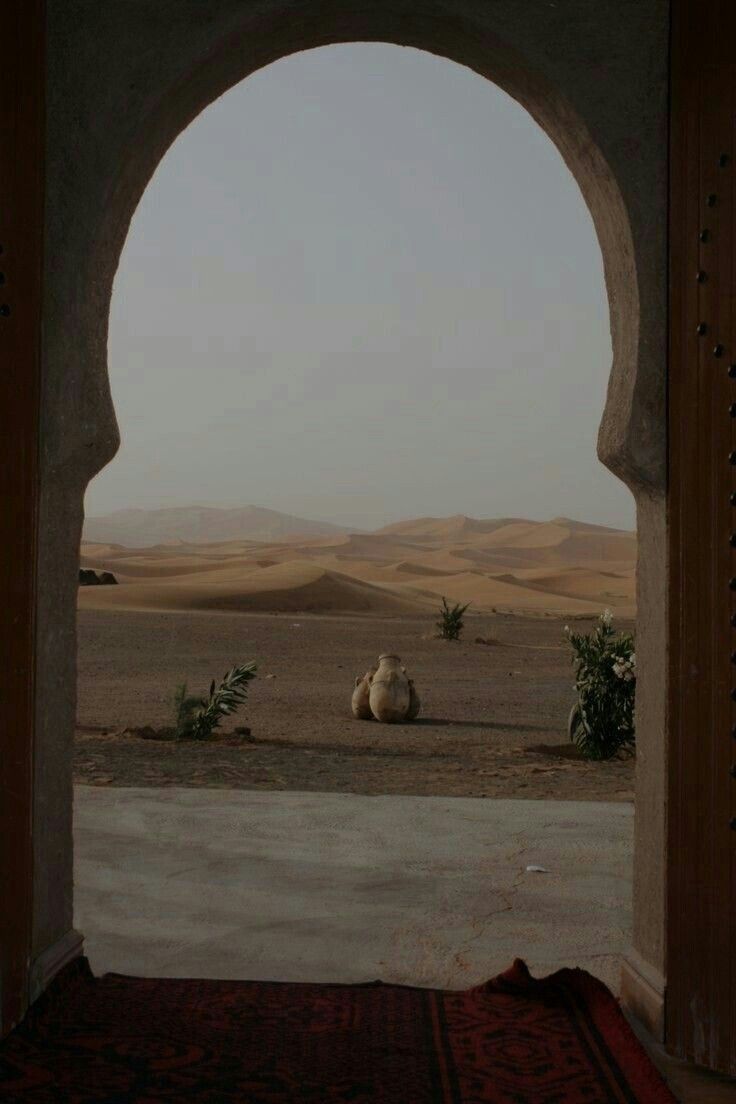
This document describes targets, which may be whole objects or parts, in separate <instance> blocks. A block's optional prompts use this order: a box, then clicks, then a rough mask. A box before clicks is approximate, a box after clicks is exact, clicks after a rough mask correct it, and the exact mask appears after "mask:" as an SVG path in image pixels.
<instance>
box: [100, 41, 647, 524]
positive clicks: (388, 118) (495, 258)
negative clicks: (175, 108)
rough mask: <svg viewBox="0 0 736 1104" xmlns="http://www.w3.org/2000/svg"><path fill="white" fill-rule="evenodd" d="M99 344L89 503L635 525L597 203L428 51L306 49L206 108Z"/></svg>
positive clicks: (497, 102)
mask: <svg viewBox="0 0 736 1104" xmlns="http://www.w3.org/2000/svg"><path fill="white" fill-rule="evenodd" d="M109 352H110V373H111V380H112V391H113V397H114V400H115V405H116V409H117V413H118V418H119V422H120V427H121V432H122V438H123V443H122V446H121V449H120V452H119V453H118V456H117V457H116V459H115V460H114V461H113V462H112V464H110V466H109V467H108V468H107V469H106V470H105V471H104V472H102V473H101V474H100V475H99V476H98V477H97V479H96V480H95V481H94V482H93V483H92V484H91V486H90V489H89V491H88V496H87V512H88V513H89V514H99V513H106V512H108V511H110V510H113V509H118V508H120V507H125V506H149V507H150V506H169V505H187V504H191V503H211V504H215V505H222V506H236V505H245V504H251V503H252V504H256V505H261V506H269V507H271V508H273V509H277V510H284V511H287V512H289V513H295V514H300V515H302V516H306V517H314V518H320V519H324V520H328V521H338V522H342V523H345V524H349V525H356V526H361V527H364V528H371V527H374V526H378V525H382V524H384V523H386V522H389V521H394V520H398V519H400V518H405V517H410V516H418V515H425V514H435V515H442V514H450V513H465V514H471V515H475V516H482V517H493V516H497V515H509V514H512V515H519V516H526V517H533V518H539V519H544V518H549V517H552V516H555V515H557V514H565V515H568V516H573V517H579V518H583V519H585V520H589V521H595V522H600V523H603V524H613V525H622V526H627V527H629V526H633V520H634V511H633V501H632V499H631V496H630V494H629V492H628V491H627V490H626V488H625V487H624V486H623V485H622V484H621V483H619V482H618V481H617V480H616V479H615V478H614V477H613V476H612V475H610V474H609V473H608V472H607V471H606V470H605V468H603V467H602V465H601V464H600V463H599V461H598V460H597V458H596V455H595V438H596V433H597V429H598V423H599V420H600V415H601V412H602V409H603V402H604V397H605V388H606V381H607V378H608V372H609V368H610V362H611V343H610V334H609V323H608V308H607V303H606V298H605V290H604V284H603V273H602V262H601V255H600V250H599V248H598V244H597V241H596V237H595V233H594V230H593V225H592V221H591V218H590V215H589V213H588V211H587V208H586V207H585V205H584V203H583V200H582V197H581V195H580V193H579V191H578V188H577V185H576V183H575V181H574V179H573V177H572V176H571V175H570V173H569V171H568V169H567V168H566V167H565V165H564V163H563V161H562V159H561V157H560V155H559V153H558V152H557V150H556V149H555V147H554V146H553V145H552V143H551V142H550V141H549V139H548V138H547V137H546V135H545V134H544V133H543V132H542V131H541V130H540V129H539V128H538V127H537V125H536V124H535V123H534V122H533V121H532V119H531V118H530V117H529V116H528V115H527V114H526V112H525V111H524V110H523V109H522V108H521V107H519V106H518V105H517V104H516V103H514V102H513V101H512V100H511V99H509V98H508V97H507V96H506V95H505V94H504V93H503V92H501V91H500V90H499V89H498V88H496V87H495V86H494V85H492V84H490V83H489V82H487V81H485V80H484V79H482V78H481V77H479V76H476V74H474V73H472V72H470V71H469V70H466V69H463V68H461V67H460V66H458V65H455V64H454V63H452V62H449V61H445V60H442V59H438V58H435V57H432V56H430V55H429V54H423V53H420V52H418V51H415V50H408V49H402V48H400V47H396V46H382V45H369V44H359V45H350V46H332V47H326V48H324V49H320V50H314V51H310V52H308V53H303V54H298V55H295V56H293V57H291V58H286V59H284V60H282V61H279V62H277V63H276V64H274V65H271V66H269V67H268V68H267V69H264V70H261V71H260V72H258V73H256V74H254V75H253V76H251V77H249V78H248V79H247V80H246V81H244V82H243V83H242V84H240V85H239V86H238V87H237V88H235V89H233V90H232V91H231V92H229V93H227V94H226V95H225V96H224V97H223V98H222V99H220V100H219V101H218V102H216V103H215V104H213V105H212V106H211V107H210V108H209V109H208V110H206V111H205V112H204V113H203V114H202V115H200V116H199V118H198V119H197V120H195V122H194V123H193V124H192V125H191V126H190V127H189V129H188V130H187V131H185V132H184V133H183V134H182V135H181V136H180V137H179V139H178V140H177V142H176V143H175V144H174V146H173V147H172V149H171V150H170V151H169V153H168V154H167V156H166V157H165V158H164V160H163V161H162V163H161V165H160V166H159V168H158V171H157V172H156V174H155V176H154V178H153V180H152V181H151V184H150V185H149V187H148V189H147V191H146V193H145V195H144V197H143V200H142V202H141V204H140V206H139V208H138V211H137V212H136V215H135V217H134V220H133V224H132V226H131V230H130V235H129V237H128V240H127V244H126V247H125V250H124V252H123V256H122V260H121V264H120V269H119V272H118V276H117V280H116V284H115V293H114V296H113V304H112V314H111V320H110V344H109Z"/></svg>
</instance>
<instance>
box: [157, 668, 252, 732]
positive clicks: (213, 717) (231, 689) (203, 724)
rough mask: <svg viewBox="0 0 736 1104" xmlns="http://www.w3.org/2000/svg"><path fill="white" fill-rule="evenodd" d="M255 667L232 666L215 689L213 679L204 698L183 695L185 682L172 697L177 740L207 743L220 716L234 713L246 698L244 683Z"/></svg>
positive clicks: (245, 684) (184, 693) (245, 685)
mask: <svg viewBox="0 0 736 1104" xmlns="http://www.w3.org/2000/svg"><path fill="white" fill-rule="evenodd" d="M256 670H257V667H256V664H255V663H243V664H241V666H239V667H232V668H231V669H230V670H229V671H226V672H225V674H224V675H223V678H222V682H221V683H220V685H219V686H217V684H216V682H215V680H214V679H213V680H212V682H211V683H210V690H209V694H208V695H207V697H206V698H198V697H191V696H189V695H188V694H187V684H186V683H185V682H183V683H181V685H180V686H177V688H176V692H175V694H174V734H175V737H176V739H177V740H209V739H210V738H211V736H212V733H213V732H214V731H215V729H216V728H217V727H218V726H219V724H220V722H221V721H222V719H223V718H224V717H227V716H229V715H230V714H231V713H235V712H236V711H237V710H238V709H239V708H240V706H241V705H242V704H243V702H244V701H245V699H246V696H247V692H248V683H249V682H250V681H251V679H254V678H255V677H256Z"/></svg>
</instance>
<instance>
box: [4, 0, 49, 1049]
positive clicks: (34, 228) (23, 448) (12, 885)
mask: <svg viewBox="0 0 736 1104" xmlns="http://www.w3.org/2000/svg"><path fill="white" fill-rule="evenodd" d="M45 31H46V27H45V7H44V0H6V3H5V4H4V5H3V20H2V34H1V35H0V150H1V151H2V156H0V246H1V247H2V251H1V252H0V273H2V275H1V276H0V369H1V370H0V502H1V503H2V509H0V548H2V550H3V555H2V557H1V558H0V593H1V594H2V602H0V656H2V661H1V662H0V733H1V734H2V735H1V739H2V746H1V747H0V899H2V900H3V902H7V903H9V905H10V907H3V908H0V1034H5V1033H7V1032H8V1031H9V1030H10V1029H11V1028H12V1027H13V1026H14V1025H15V1024H16V1023H17V1022H18V1021H19V1020H20V1019H21V1018H22V1016H23V1013H24V1012H25V1009H26V1006H27V1002H28V985H29V968H30V957H31V937H32V920H33V837H32V814H33V730H34V711H35V705H36V702H35V695H34V665H35V625H34V621H35V609H36V578H37V571H36V556H37V517H38V502H39V445H40V408H39V396H40V371H41V301H42V289H43V271H42V269H43V221H44V98H45V97H44V92H45Z"/></svg>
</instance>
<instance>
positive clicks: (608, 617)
mask: <svg viewBox="0 0 736 1104" xmlns="http://www.w3.org/2000/svg"><path fill="white" fill-rule="evenodd" d="M601 621H602V622H603V624H604V625H606V627H608V626H609V625H610V624H611V622H612V621H613V614H612V613H611V611H610V609H604V611H603V613H602V614H601Z"/></svg>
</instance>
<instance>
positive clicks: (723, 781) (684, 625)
mask: <svg viewBox="0 0 736 1104" xmlns="http://www.w3.org/2000/svg"><path fill="white" fill-rule="evenodd" d="M734 42H736V9H734V7H733V5H732V4H731V3H729V2H727V0H716V2H713V3H711V4H709V5H703V4H700V3H699V2H698V0H675V3H674V5H673V40H672V111H671V208H670V364H669V437H670V448H669V458H670V468H669V527H670V549H669V552H670V641H669V645H670V653H669V727H670V733H669V738H670V744H669V747H670V766H669V775H670V777H669V840H668V949H667V984H668V990H667V1012H666V1019H667V1024H666V1031H667V1045H668V1048H669V1049H670V1050H671V1052H672V1053H673V1054H677V1055H678V1056H680V1057H684V1058H688V1059H690V1060H693V1061H696V1062H698V1063H699V1064H701V1065H704V1066H708V1067H710V1068H713V1069H718V1070H721V1071H723V1072H727V1073H732V1074H736V1050H735V1049H734V1028H735V1027H736V1018H735V1017H734V1008H733V1003H734V981H735V980H736V943H735V942H734V939H733V924H734V919H735V917H734V888H735V887H736V882H735V881H734V856H735V854H736V831H734V830H733V829H732V828H731V823H730V822H731V819H732V817H733V816H734V815H736V780H735V779H734V778H733V777H732V775H731V766H732V764H733V763H735V762H736V740H734V738H733V734H732V730H733V729H734V725H735V724H736V703H735V702H734V701H733V700H732V697H731V692H732V689H733V688H734V687H736V665H735V664H734V662H733V660H732V653H735V654H736V629H735V628H734V626H733V625H732V624H731V617H732V615H734V614H736V590H734V589H732V588H731V586H730V579H731V578H732V577H736V550H735V549H734V548H733V547H732V545H731V543H730V542H731V538H732V534H733V533H734V532H735V531H736V509H734V507H733V506H732V505H731V502H730V496H731V493H732V491H734V490H736V465H734V464H733V463H732V462H731V459H730V453H731V452H732V451H733V450H734V449H736V434H735V432H734V430H735V427H736V419H735V418H734V417H732V416H731V412H730V405H731V404H732V403H735V402H736V378H735V377H734V376H732V375H731V374H730V372H729V365H731V364H734V365H736V334H735V333H734V315H733V299H734V265H733V254H734V197H735V194H736V190H735V178H736V170H735V168H734V160H735V158H736V134H735V132H734V110H735V109H736V98H735V96H734V88H735V87H736V57H735V56H734V49H733V44H734ZM703 328H704V329H703ZM699 329H700V331H701V332H699ZM735 539H736V538H735Z"/></svg>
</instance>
